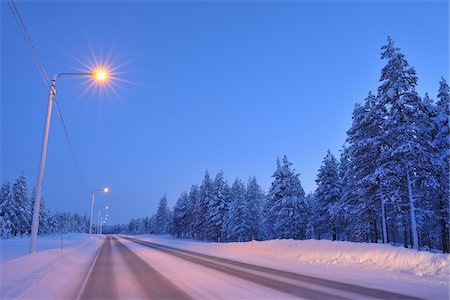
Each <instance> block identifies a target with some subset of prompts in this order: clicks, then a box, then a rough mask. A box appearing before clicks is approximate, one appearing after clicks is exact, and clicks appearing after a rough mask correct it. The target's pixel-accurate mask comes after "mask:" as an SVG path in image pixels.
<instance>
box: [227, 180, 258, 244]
mask: <svg viewBox="0 0 450 300" xmlns="http://www.w3.org/2000/svg"><path fill="white" fill-rule="evenodd" d="M226 223H227V229H228V232H227V240H228V241H232V242H246V241H250V240H251V239H252V224H251V216H250V211H249V205H248V201H247V198H246V190H245V186H244V183H243V182H242V180H240V179H238V178H237V179H236V180H235V181H234V183H233V185H232V186H231V191H230V206H229V209H228V214H227V220H226Z"/></svg>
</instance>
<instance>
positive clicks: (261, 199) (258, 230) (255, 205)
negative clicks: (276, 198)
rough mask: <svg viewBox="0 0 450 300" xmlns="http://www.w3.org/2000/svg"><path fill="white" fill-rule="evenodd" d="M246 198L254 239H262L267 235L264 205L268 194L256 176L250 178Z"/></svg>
mask: <svg viewBox="0 0 450 300" xmlns="http://www.w3.org/2000/svg"><path fill="white" fill-rule="evenodd" d="M246 198H247V203H248V209H249V213H250V218H251V221H250V224H251V226H252V227H251V235H252V239H257V240H262V239H264V237H265V228H264V216H263V207H264V204H265V198H266V196H265V195H264V193H263V191H262V189H261V187H260V186H259V184H258V182H257V181H256V177H255V176H253V177H252V178H250V179H249V180H248V183H247V194H246Z"/></svg>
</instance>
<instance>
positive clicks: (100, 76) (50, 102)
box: [30, 69, 108, 253]
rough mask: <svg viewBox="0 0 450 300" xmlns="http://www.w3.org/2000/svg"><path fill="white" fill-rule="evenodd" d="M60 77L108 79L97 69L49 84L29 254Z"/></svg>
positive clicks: (33, 244)
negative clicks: (54, 101)
mask: <svg viewBox="0 0 450 300" xmlns="http://www.w3.org/2000/svg"><path fill="white" fill-rule="evenodd" d="M62 76H90V77H93V78H94V79H95V80H96V81H99V82H100V81H105V80H106V79H107V78H108V72H106V71H105V70H104V69H98V70H95V71H92V72H85V73H59V74H57V75H55V76H54V77H53V79H52V81H51V83H50V90H49V97H48V105H47V115H46V118H45V124H44V136H43V138H42V148H41V160H40V163H39V172H38V178H37V184H36V197H35V199H34V205H33V220H32V224H31V242H30V253H34V252H36V242H37V234H38V230H39V209H40V204H41V196H42V182H43V179H44V169H45V160H46V158H47V145H48V134H49V129H50V119H51V117H52V108H53V100H54V98H55V96H56V81H57V80H58V79H59V78H60V77H62Z"/></svg>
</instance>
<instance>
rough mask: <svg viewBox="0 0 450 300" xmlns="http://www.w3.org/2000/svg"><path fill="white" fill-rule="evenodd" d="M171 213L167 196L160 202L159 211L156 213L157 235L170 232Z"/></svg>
mask: <svg viewBox="0 0 450 300" xmlns="http://www.w3.org/2000/svg"><path fill="white" fill-rule="evenodd" d="M169 222H170V211H169V206H168V204H167V198H166V195H164V197H162V198H161V199H160V200H159V205H158V211H157V212H156V230H155V231H156V233H158V234H165V233H168V232H169ZM136 230H137V228H136Z"/></svg>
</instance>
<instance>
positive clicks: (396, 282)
mask: <svg viewBox="0 0 450 300" xmlns="http://www.w3.org/2000/svg"><path fill="white" fill-rule="evenodd" d="M138 238H140V239H143V240H147V241H150V242H154V243H158V244H162V245H167V246H171V247H176V248H180V249H186V250H191V251H195V252H199V253H205V254H210V255H214V256H218V257H223V258H229V259H233V260H237V261H243V262H248V263H253V264H257V265H261V266H267V267H271V268H275V269H280V270H286V271H292V272H296V273H301V274H305V275H311V276H316V277H321V278H327V279H333V280H337V281H343V282H349V283H355V284H359V285H363V286H369V287H374V288H379V289H384V290H390V291H394V292H399V293H407V294H411V295H415V296H419V297H423V298H427V299H449V287H450V283H449V279H450V255H448V254H436V253H429V252H424V251H415V250H411V249H404V248H401V247H393V246H390V245H380V244H378V245H377V244H367V243H350V242H332V241H328V240H321V241H318V240H306V241H296V240H271V241H262V242H258V241H252V242H247V243H207V242H198V241H192V240H182V239H174V238H171V237H170V236H156V235H140V236H138ZM135 251H136V250H135Z"/></svg>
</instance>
